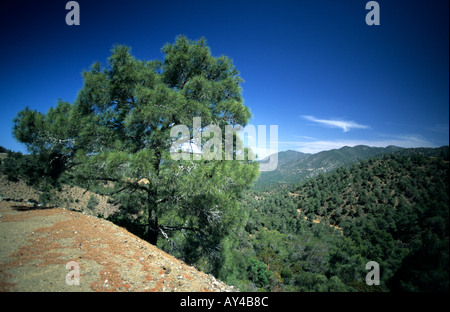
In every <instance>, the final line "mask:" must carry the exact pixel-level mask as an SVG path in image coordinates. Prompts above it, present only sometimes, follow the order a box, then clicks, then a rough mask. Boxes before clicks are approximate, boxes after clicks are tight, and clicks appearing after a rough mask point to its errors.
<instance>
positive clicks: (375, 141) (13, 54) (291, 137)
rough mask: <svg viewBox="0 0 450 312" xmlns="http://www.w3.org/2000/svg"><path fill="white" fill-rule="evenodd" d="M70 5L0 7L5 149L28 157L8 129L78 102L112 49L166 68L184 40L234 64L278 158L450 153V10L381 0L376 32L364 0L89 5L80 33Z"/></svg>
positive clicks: (0, 138)
mask: <svg viewBox="0 0 450 312" xmlns="http://www.w3.org/2000/svg"><path fill="white" fill-rule="evenodd" d="M67 2H68V1H28V2H26V3H25V4H24V3H20V2H18V1H6V2H2V6H1V8H0V23H1V25H0V33H1V37H2V39H3V40H2V49H1V53H0V55H1V57H0V86H1V92H0V145H2V146H4V147H6V148H9V149H12V150H16V151H22V152H25V147H24V146H23V145H22V144H20V143H18V142H17V141H16V140H15V139H14V138H13V137H12V131H11V129H12V119H13V118H14V117H15V116H16V114H17V113H18V112H19V111H20V110H22V109H23V108H25V106H29V107H30V108H31V109H36V110H39V111H41V112H46V111H47V110H48V109H49V108H50V107H52V106H55V105H56V103H57V99H58V98H62V99H63V100H66V101H69V102H73V101H74V100H75V98H76V96H77V93H78V91H79V90H80V88H81V86H82V79H81V72H82V71H83V69H85V68H89V67H90V65H91V64H92V63H93V62H95V61H100V62H101V63H103V64H106V60H107V58H108V56H109V54H110V50H111V47H112V46H113V45H114V44H115V43H119V44H125V45H128V46H130V47H131V48H132V53H133V55H134V56H135V57H137V58H139V59H142V58H145V59H148V60H149V59H162V57H163V56H162V54H161V52H160V49H161V47H162V46H163V45H164V44H165V43H166V42H173V41H174V40H175V37H176V36H177V35H179V34H184V35H186V36H188V37H189V38H191V39H198V38H200V37H205V38H206V39H207V42H208V45H209V46H210V48H211V51H212V54H213V55H215V56H220V55H222V54H224V55H227V56H229V57H230V58H232V59H233V61H234V64H235V66H236V67H237V69H238V70H239V71H240V73H241V76H242V78H243V79H244V80H245V83H243V85H242V86H243V97H244V101H245V105H247V106H248V107H250V109H251V111H252V113H253V118H252V120H251V121H250V123H251V124H252V125H255V126H256V125H267V128H268V127H269V125H278V149H279V150H287V149H293V150H298V151H302V152H308V153H315V152H318V151H321V150H328V149H332V148H340V147H342V146H345V145H348V146H353V145H357V144H366V145H370V146H387V145H398V146H403V147H418V146H425V147H437V146H441V145H448V144H449V87H448V85H449V20H448V11H449V8H448V5H449V4H448V1H442V0H440V1H437V0H433V1H400V0H396V1H378V3H379V5H380V25H379V26H368V25H367V24H366V23H365V17H366V14H367V13H368V12H369V11H368V10H366V9H365V5H366V3H367V2H368V1H361V0H358V1H356V0H346V1H331V0H327V1H324V0H307V1H279V0H278V1H261V0H259V1H250V0H240V1H216V0H209V1H194V0H192V1H171V0H165V1H133V0H127V1H93V0H90V1H87V0H80V1H78V3H79V5H80V25H79V26H67V25H66V24H65V16H66V14H67V13H68V11H67V10H66V9H65V4H66V3H67ZM267 135H268V133H267ZM259 152H260V153H261V154H263V153H264V152H263V151H261V150H260V151H259ZM266 152H270V151H266Z"/></svg>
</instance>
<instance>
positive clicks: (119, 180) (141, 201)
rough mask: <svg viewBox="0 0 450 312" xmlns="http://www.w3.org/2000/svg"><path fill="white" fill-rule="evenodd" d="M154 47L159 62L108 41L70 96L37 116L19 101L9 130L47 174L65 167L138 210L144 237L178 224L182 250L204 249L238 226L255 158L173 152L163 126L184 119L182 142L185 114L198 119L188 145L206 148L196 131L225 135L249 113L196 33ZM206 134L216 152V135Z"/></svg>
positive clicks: (234, 75) (222, 60) (232, 77)
mask: <svg viewBox="0 0 450 312" xmlns="http://www.w3.org/2000/svg"><path fill="white" fill-rule="evenodd" d="M162 52H163V53H164V59H163V61H162V62H161V61H159V60H154V61H146V60H137V59H136V58H135V57H134V56H133V55H132V54H131V49H130V48H129V47H126V46H120V45H117V46H114V48H113V49H112V54H111V56H110V57H109V59H108V64H107V66H106V67H102V65H101V64H100V63H98V62H97V63H94V64H93V65H92V66H91V68H90V69H89V70H85V71H84V72H83V74H82V76H83V80H84V84H83V87H82V89H81V91H80V92H79V94H78V97H77V99H76V101H75V103H73V104H69V103H67V102H63V101H60V102H59V103H58V105H57V107H56V108H51V109H50V110H49V111H48V112H47V113H46V114H42V113H39V112H36V111H31V110H29V109H28V108H26V109H25V110H23V111H21V112H19V114H18V116H17V118H16V119H15V121H14V123H15V127H14V135H15V137H16V138H17V139H18V140H19V141H21V142H23V143H25V144H26V145H27V147H28V149H29V150H30V151H31V152H33V153H34V154H37V155H46V157H45V159H46V161H47V162H48V163H49V164H50V163H54V164H56V163H57V164H58V165H57V168H56V169H58V170H57V172H56V173H55V175H57V174H60V173H61V172H68V173H69V174H70V175H71V176H72V177H73V178H74V179H76V180H77V181H82V182H83V183H84V184H85V185H87V186H89V187H94V186H98V185H103V184H106V183H109V184H108V187H112V189H111V188H110V189H109V191H108V194H109V195H111V196H113V197H115V198H117V199H118V200H119V201H122V202H123V203H128V204H130V203H132V204H133V206H134V208H135V211H136V210H140V213H138V214H137V215H138V216H140V217H141V223H142V225H143V226H145V228H146V229H147V230H146V237H147V240H148V241H149V242H150V243H152V244H156V243H157V241H158V237H159V236H160V235H161V234H162V235H163V236H164V237H166V238H168V237H169V236H171V233H172V232H175V231H181V232H182V233H183V235H182V236H180V237H183V239H184V240H185V242H186V244H189V248H190V249H191V250H192V249H193V250H194V251H195V252H198V251H208V252H214V251H216V250H217V246H218V245H219V244H220V241H221V240H222V238H223V237H225V236H226V235H227V234H228V233H229V232H230V231H231V230H233V228H234V226H235V225H236V224H240V222H241V220H240V218H241V216H242V213H241V210H240V208H239V204H238V199H239V198H240V196H241V193H242V191H243V190H244V189H246V188H247V187H249V186H250V184H251V183H252V182H253V181H254V180H255V179H256V177H257V175H258V165H257V163H256V162H254V161H251V160H249V159H248V158H246V159H245V160H226V158H225V157H222V158H220V157H216V158H218V159H212V160H210V159H206V158H205V157H204V156H202V157H201V158H200V159H199V160H197V159H194V156H193V155H190V158H189V159H181V160H174V158H173V157H172V155H171V153H170V152H171V147H172V145H173V142H174V140H176V139H179V137H180V136H179V134H180V133H175V136H174V134H173V131H172V130H173V128H174V126H175V125H186V127H187V128H188V129H189V132H190V137H189V140H188V142H192V140H193V139H195V137H194V135H195V131H196V130H198V129H195V126H194V117H200V118H201V124H200V128H201V130H200V131H202V133H201V134H202V136H201V141H198V142H196V143H197V144H199V145H200V147H201V148H205V149H206V148H212V146H211V144H210V142H209V141H208V139H209V138H210V136H209V135H205V136H203V134H206V133H208V130H210V129H211V128H214V127H216V128H215V129H217V127H218V129H220V130H221V133H222V134H225V126H227V125H232V126H234V125H241V126H245V125H246V124H247V123H248V121H249V118H250V117H251V114H250V111H249V109H248V108H247V107H246V106H244V105H243V99H242V94H241V93H242V89H241V82H242V79H241V78H240V76H239V72H238V71H237V69H236V68H235V67H234V65H233V64H232V61H231V59H229V58H228V57H225V56H220V57H213V56H212V55H211V51H210V49H209V47H208V46H207V45H206V40H205V39H200V40H196V41H192V40H189V39H187V38H186V37H183V36H179V37H177V39H176V41H175V43H173V44H169V43H168V44H166V45H164V47H163V48H162ZM209 133H211V131H210V132H209ZM236 137H237V136H236V135H235V138H236ZM214 139H215V140H216V141H214V142H220V143H222V144H216V145H214V151H215V152H217V153H218V154H217V155H219V156H220V155H222V156H223V155H224V152H225V136H224V135H222V137H217V138H216V134H214ZM217 140H218V141H217ZM208 144H209V145H208ZM220 145H221V146H220ZM236 145H237V144H236ZM234 152H235V153H236V150H234ZM245 152H246V153H248V152H249V151H247V150H245ZM128 206H129V205H128Z"/></svg>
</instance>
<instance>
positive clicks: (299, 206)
mask: <svg viewBox="0 0 450 312" xmlns="http://www.w3.org/2000/svg"><path fill="white" fill-rule="evenodd" d="M406 154H407V155H398V154H395V153H393V154H388V155H384V156H382V157H374V158H370V159H368V160H362V161H359V162H355V163H353V165H352V166H351V167H349V168H347V167H340V168H338V169H337V170H335V171H334V172H332V173H326V174H319V175H318V176H317V177H315V178H311V179H307V180H306V181H305V182H303V183H300V184H298V185H295V186H292V187H291V188H290V189H286V188H278V189H274V190H271V191H264V192H263V191H255V190H249V191H247V192H245V194H244V197H243V198H242V199H241V200H240V206H241V210H242V212H243V214H242V220H241V222H240V223H239V224H237V225H236V226H235V228H234V231H230V232H229V233H228V235H227V237H226V238H225V239H224V240H223V241H222V244H221V245H220V246H218V247H216V248H212V249H211V250H209V251H208V256H207V257H200V256H196V250H198V248H199V245H198V243H194V244H192V242H196V241H195V240H187V239H183V235H188V234H187V233H186V232H184V233H183V232H180V233H170V235H169V237H170V238H169V239H168V240H167V239H164V238H163V237H161V238H160V239H159V241H158V246H159V247H160V248H162V249H163V250H165V251H167V252H169V253H171V254H173V255H174V256H176V257H178V258H180V259H183V260H185V261H187V262H188V263H190V264H193V265H195V266H196V267H198V268H199V269H201V270H203V271H206V272H209V273H212V274H214V275H215V276H216V277H218V278H220V279H222V280H224V281H226V282H228V283H229V284H233V285H236V286H238V287H239V288H240V289H241V290H246V291H448V289H449V285H448V283H449V271H448V268H449V236H448V234H449V215H448V214H449V197H448V191H449V189H448V188H449V186H448V174H449V156H448V148H441V149H440V150H436V155H435V156H424V155H421V154H414V153H406ZM31 158H33V157H32V156H26V155H21V154H20V153H12V152H10V153H9V157H8V158H5V159H3V161H2V164H1V166H0V168H1V171H2V172H3V173H5V174H7V175H9V176H10V179H14V178H17V177H22V178H25V177H27V176H28V179H27V181H28V182H29V183H33V182H34V181H35V180H34V179H33V176H34V174H31V176H30V172H33V170H29V169H30V168H31V167H33V166H37V164H38V161H26V159H31ZM25 164H27V165H25ZM27 168H28V170H27ZM39 168H41V169H40V170H41V171H40V174H47V175H49V174H50V172H47V171H45V166H44V167H42V165H41V166H38V167H37V169H38V170H39ZM49 180H51V178H49ZM44 181H46V180H44ZM68 181H69V180H68ZM42 184H44V185H50V184H51V183H48V182H44V183H40V185H42ZM41 188H42V186H41ZM170 217H171V218H177V216H176V214H175V213H174V214H172V215H171V216H170ZM113 221H115V222H117V223H119V224H121V225H123V226H127V227H129V229H130V230H132V231H134V232H135V233H137V234H142V235H143V232H141V233H140V232H139V231H140V229H141V228H140V227H139V225H138V224H136V223H133V222H130V220H129V219H124V218H117V216H115V217H114V218H113ZM369 261H376V262H378V263H379V264H380V268H381V272H380V278H381V284H380V286H368V285H367V284H366V283H365V277H366V274H367V273H368V270H366V269H365V265H366V263H367V262H369Z"/></svg>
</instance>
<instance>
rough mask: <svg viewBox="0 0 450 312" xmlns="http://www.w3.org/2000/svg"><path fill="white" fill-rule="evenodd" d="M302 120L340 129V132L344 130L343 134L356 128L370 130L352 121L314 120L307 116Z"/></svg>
mask: <svg viewBox="0 0 450 312" xmlns="http://www.w3.org/2000/svg"><path fill="white" fill-rule="evenodd" d="M302 118H304V119H306V120H309V121H312V122H315V123H318V124H321V125H325V126H328V127H333V128H341V129H342V130H344V132H348V131H350V129H352V128H357V129H369V128H370V126H367V125H360V124H358V123H356V122H354V121H344V120H333V119H318V118H315V117H313V116H309V115H303V116H302Z"/></svg>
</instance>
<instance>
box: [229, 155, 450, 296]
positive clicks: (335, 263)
mask: <svg viewBox="0 0 450 312" xmlns="http://www.w3.org/2000/svg"><path fill="white" fill-rule="evenodd" d="M446 151H447V152H446V153H445V152H444V153H441V155H439V156H436V157H426V156H422V155H420V154H415V155H412V156H399V155H396V154H391V155H386V156H384V157H383V158H372V159H369V160H364V161H361V162H358V163H355V164H354V165H353V166H352V167H351V168H349V169H347V168H339V169H337V170H336V171H335V172H333V173H331V174H321V175H319V176H318V177H316V178H313V179H309V180H307V181H306V182H304V183H301V184H300V185H297V186H296V187H293V188H292V189H291V190H290V191H283V190H278V191H274V192H253V193H251V194H248V197H247V199H246V201H245V203H246V207H247V208H248V212H249V218H248V221H247V224H246V227H245V231H244V232H243V233H240V234H238V235H237V237H238V239H239V245H238V246H237V247H236V250H237V251H236V253H235V254H234V255H233V257H234V260H235V261H237V264H236V266H235V267H238V268H240V271H239V272H236V273H235V275H234V276H235V278H239V276H240V277H242V276H245V277H246V279H247V282H248V285H255V286H256V287H258V288H259V289H265V290H271V291H273V290H284V291H354V290H356V291H380V290H381V291H397V290H400V291H436V290H439V291H442V290H447V291H448V282H449V279H448V274H449V272H448V267H449V258H448V250H449V244H448V243H449V241H448V228H449V217H448V213H449V197H448V191H449V190H448V173H449V163H448V148H447V149H446ZM369 261H376V262H378V263H379V264H380V268H381V276H380V278H381V285H380V286H367V285H366V283H365V276H366V274H367V273H368V270H366V269H365V265H366V263H367V262H369ZM241 280H242V278H241Z"/></svg>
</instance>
